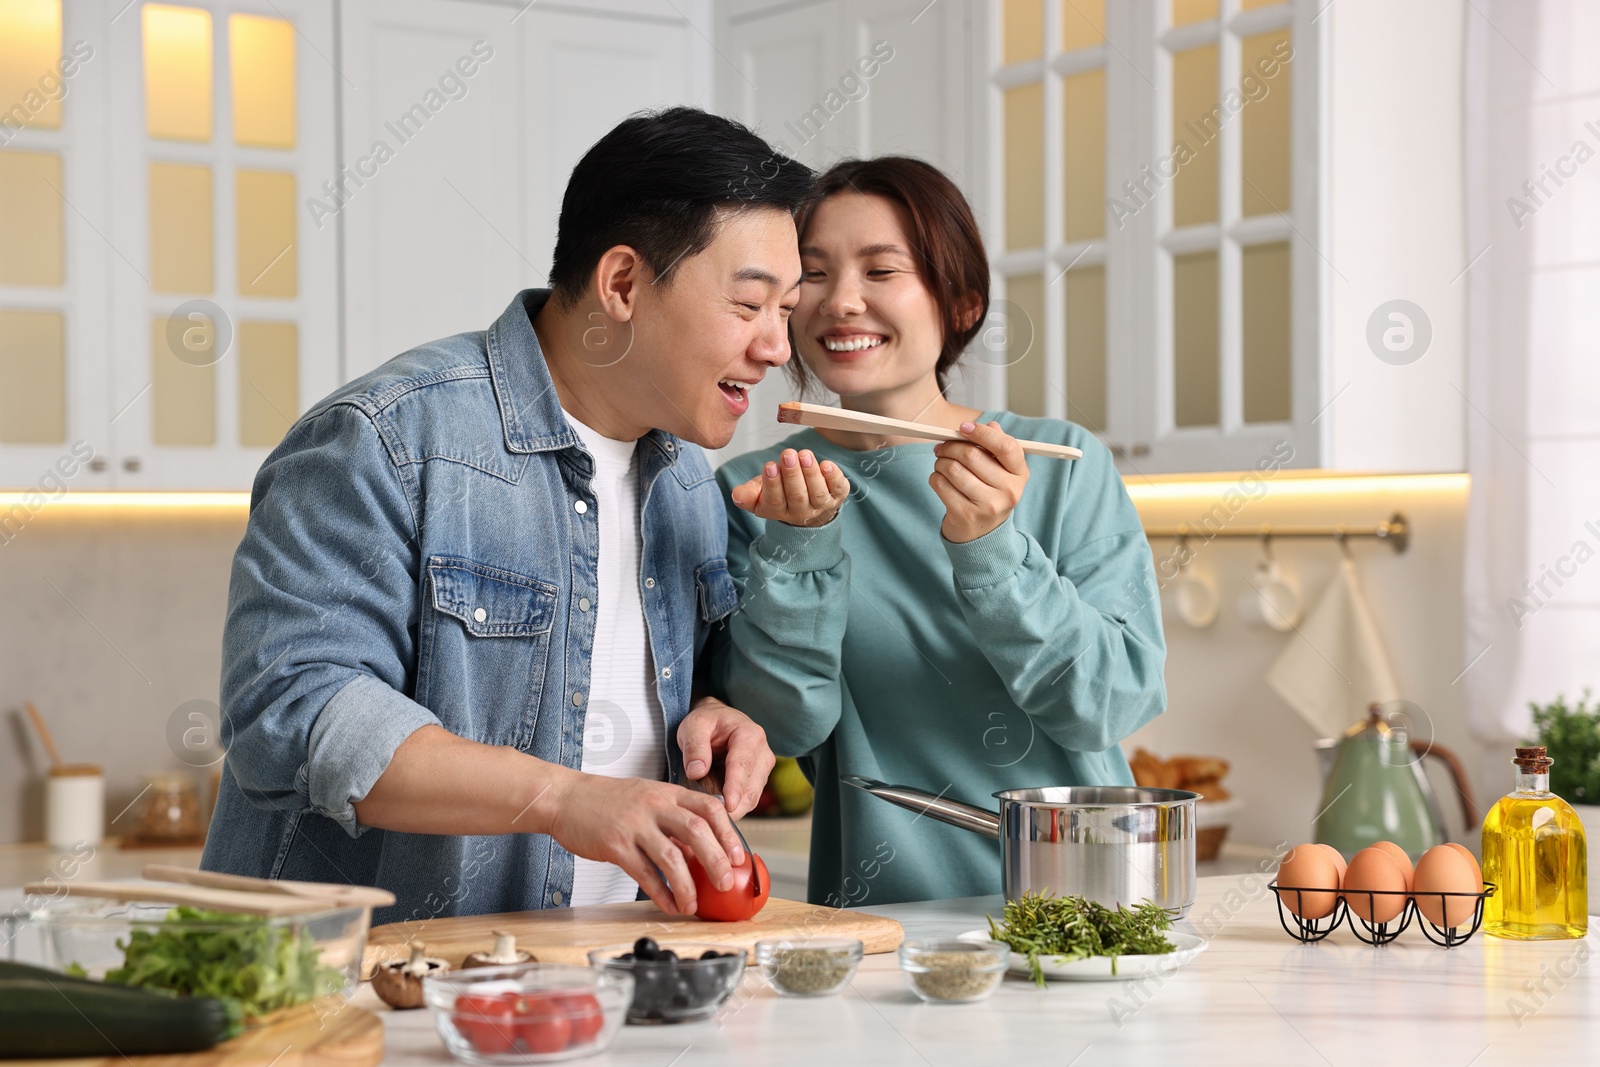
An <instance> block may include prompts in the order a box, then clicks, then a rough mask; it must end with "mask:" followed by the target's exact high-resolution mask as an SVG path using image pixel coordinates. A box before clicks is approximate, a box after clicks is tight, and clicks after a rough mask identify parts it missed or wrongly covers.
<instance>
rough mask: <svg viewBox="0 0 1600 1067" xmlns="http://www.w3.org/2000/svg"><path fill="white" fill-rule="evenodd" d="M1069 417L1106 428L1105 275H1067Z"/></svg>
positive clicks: (1091, 270)
mask: <svg viewBox="0 0 1600 1067" xmlns="http://www.w3.org/2000/svg"><path fill="white" fill-rule="evenodd" d="M1067 418H1069V419H1071V420H1072V421H1073V422H1076V423H1078V424H1079V425H1081V426H1086V427H1088V428H1089V429H1091V430H1094V431H1096V432H1097V433H1104V432H1105V429H1106V272H1105V268H1104V267H1079V268H1078V269H1076V270H1070V271H1068V272H1067Z"/></svg>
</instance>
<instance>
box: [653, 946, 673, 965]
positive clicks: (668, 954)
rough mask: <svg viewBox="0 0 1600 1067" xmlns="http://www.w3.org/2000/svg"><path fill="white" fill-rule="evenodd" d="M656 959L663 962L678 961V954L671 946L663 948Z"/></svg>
mask: <svg viewBox="0 0 1600 1067" xmlns="http://www.w3.org/2000/svg"><path fill="white" fill-rule="evenodd" d="M656 959H658V960H660V961H661V962H662V963H677V962H678V954H677V953H676V952H674V951H672V950H671V949H670V948H664V949H662V950H661V954H660V955H659V956H657V957H656Z"/></svg>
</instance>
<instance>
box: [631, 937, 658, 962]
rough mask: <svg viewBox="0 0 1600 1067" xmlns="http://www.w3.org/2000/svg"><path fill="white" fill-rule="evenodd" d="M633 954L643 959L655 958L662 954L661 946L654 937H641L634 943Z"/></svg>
mask: <svg viewBox="0 0 1600 1067" xmlns="http://www.w3.org/2000/svg"><path fill="white" fill-rule="evenodd" d="M633 954H634V955H635V956H637V957H638V958H639V959H641V960H653V959H656V958H657V957H658V956H659V955H660V954H661V947H660V946H659V945H657V944H656V943H655V939H654V938H649V937H641V938H640V939H639V940H637V941H635V942H634V943H633Z"/></svg>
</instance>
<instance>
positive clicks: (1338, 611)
mask: <svg viewBox="0 0 1600 1067" xmlns="http://www.w3.org/2000/svg"><path fill="white" fill-rule="evenodd" d="M1266 678H1267V684H1268V685H1270V686H1272V688H1273V690H1274V691H1275V692H1276V693H1277V694H1278V695H1279V696H1281V697H1283V699H1284V700H1286V701H1288V703H1289V706H1290V707H1291V708H1293V709H1294V710H1295V711H1297V712H1299V714H1300V717H1301V718H1303V719H1305V720H1306V722H1308V723H1310V724H1311V726H1312V728H1313V729H1314V730H1316V731H1317V736H1318V737H1338V736H1339V735H1340V734H1342V733H1344V731H1345V730H1347V729H1349V728H1350V727H1351V726H1352V725H1353V724H1355V723H1357V722H1359V721H1361V720H1362V719H1363V718H1365V717H1366V714H1367V709H1368V708H1369V707H1371V706H1372V704H1374V703H1377V702H1382V701H1386V700H1395V699H1398V698H1399V696H1400V686H1399V685H1398V684H1397V683H1396V682H1395V678H1394V668H1393V667H1391V666H1390V664H1389V657H1388V655H1387V654H1386V653H1385V652H1384V644H1383V638H1382V637H1381V636H1380V635H1379V633H1378V628H1377V627H1376V626H1375V625H1373V622H1372V611H1371V610H1370V609H1369V608H1368V607H1367V598H1366V596H1365V595H1364V594H1363V593H1362V592H1361V582H1360V580H1359V579H1358V578H1357V576H1356V565H1355V563H1354V561H1352V560H1350V559H1348V558H1346V559H1345V560H1343V561H1342V562H1341V563H1340V565H1339V572H1338V573H1337V574H1335V575H1334V578H1333V581H1331V582H1329V583H1328V588H1327V589H1326V590H1325V591H1324V592H1323V594H1322V599H1321V600H1319V601H1318V602H1317V606H1316V607H1315V608H1314V609H1312V611H1311V614H1310V615H1308V616H1306V620H1305V621H1304V622H1303V623H1301V624H1300V628H1299V631H1298V632H1297V633H1295V634H1293V635H1292V636H1290V638H1289V643H1288V646H1287V647H1285V648H1284V650H1283V652H1282V654H1281V655H1279V656H1278V658H1277V659H1276V660H1274V661H1273V664H1272V666H1271V667H1269V668H1267V675H1266Z"/></svg>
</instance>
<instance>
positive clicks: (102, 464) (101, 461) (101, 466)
mask: <svg viewBox="0 0 1600 1067" xmlns="http://www.w3.org/2000/svg"><path fill="white" fill-rule="evenodd" d="M89 469H90V470H92V471H94V472H95V473H96V474H100V473H101V472H103V471H104V470H105V469H106V461H105V458H104V457H103V456H96V457H94V458H93V459H91V460H90V461H89Z"/></svg>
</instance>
